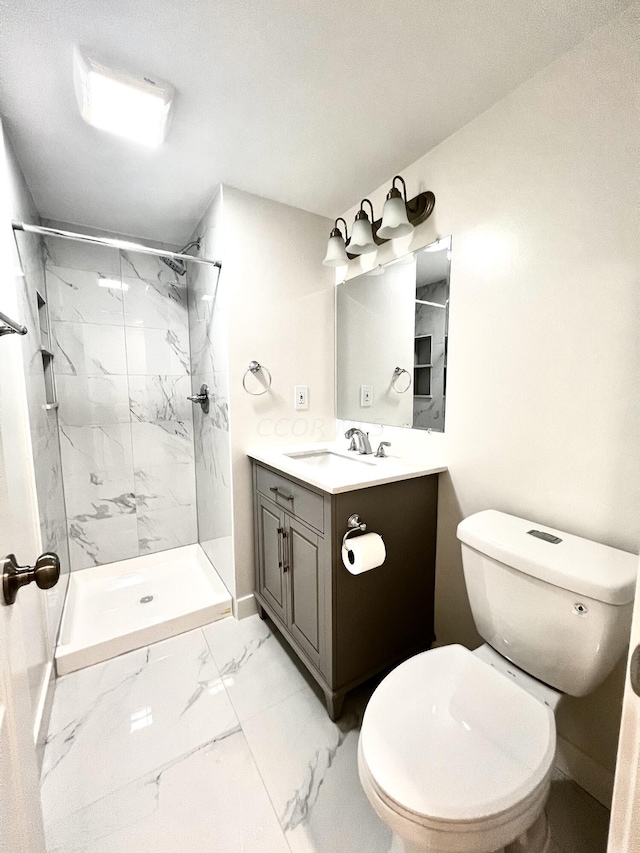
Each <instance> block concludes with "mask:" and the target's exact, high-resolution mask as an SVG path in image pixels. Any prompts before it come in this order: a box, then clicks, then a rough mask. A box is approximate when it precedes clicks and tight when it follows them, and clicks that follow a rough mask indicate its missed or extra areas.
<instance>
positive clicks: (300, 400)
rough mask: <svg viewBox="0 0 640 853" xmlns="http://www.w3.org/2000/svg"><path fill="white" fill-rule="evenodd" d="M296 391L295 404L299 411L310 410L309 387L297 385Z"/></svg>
mask: <svg viewBox="0 0 640 853" xmlns="http://www.w3.org/2000/svg"><path fill="white" fill-rule="evenodd" d="M293 391H294V404H295V407H296V409H297V410H298V411H300V410H301V409H308V408H309V386H308V385H296V386H295V388H294V389H293Z"/></svg>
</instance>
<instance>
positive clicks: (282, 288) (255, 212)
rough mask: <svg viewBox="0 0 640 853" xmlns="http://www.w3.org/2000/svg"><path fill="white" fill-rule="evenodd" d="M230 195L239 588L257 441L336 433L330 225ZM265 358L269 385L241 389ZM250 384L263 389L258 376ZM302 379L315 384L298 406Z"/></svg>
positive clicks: (247, 590) (248, 543) (243, 592)
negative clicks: (253, 365) (305, 404)
mask: <svg viewBox="0 0 640 853" xmlns="http://www.w3.org/2000/svg"><path fill="white" fill-rule="evenodd" d="M223 193H224V261H223V263H224V269H223V273H222V274H223V276H224V277H225V282H226V287H227V288H228V291H227V292H228V294H229V412H230V425H231V466H232V480H233V538H234V555H235V591H236V599H237V601H238V602H240V604H239V612H240V614H241V615H242V613H243V605H242V600H243V599H244V598H245V596H251V595H252V594H253V590H254V586H255V584H254V573H253V571H254V570H253V533H252V531H253V508H252V507H253V504H252V494H251V466H250V462H249V459H248V458H247V455H246V454H247V450H248V449H249V448H250V447H252V446H263V445H267V446H277V445H279V446H282V445H285V444H296V443H300V442H309V441H325V440H327V439H332V438H333V436H334V433H335V420H334V377H333V352H334V301H333V300H334V286H333V275H332V272H331V271H330V270H329V269H328V268H326V267H323V266H322V264H321V261H322V258H323V257H324V252H325V248H326V241H327V238H328V235H329V232H330V230H331V227H332V224H333V223H332V222H331V221H329V220H328V219H325V218H324V217H322V216H316V215H315V214H312V213H307V212H305V211H303V210H299V209H297V208H293V207H289V206H288V205H283V204H279V203H278V202H274V201H269V200H267V199H264V198H259V197H258V196H255V195H251V194H249V193H245V192H241V191H240V190H235V189H232V188H230V187H226V186H225V187H224V188H223ZM252 359H255V360H256V361H259V362H260V363H261V364H264V365H265V366H266V367H267V368H268V369H269V371H270V372H271V376H272V378H273V383H272V386H271V390H270V391H269V392H268V393H266V394H264V395H263V396H259V397H258V396H256V397H252V396H250V395H249V394H247V393H245V391H244V390H243V388H242V377H243V374H244V373H245V371H246V369H247V366H248V364H249V362H250V361H251V360H252ZM249 380H250V381H248V382H247V385H248V387H249V388H251V389H252V390H254V389H255V390H260V386H259V385H258V384H257V383H256V381H255V379H254V378H253V377H251V376H250V377H249ZM294 385H308V386H309V408H308V409H307V410H306V411H301V412H297V411H295V409H294V404H293V389H294Z"/></svg>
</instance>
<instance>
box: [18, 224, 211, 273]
mask: <svg viewBox="0 0 640 853" xmlns="http://www.w3.org/2000/svg"><path fill="white" fill-rule="evenodd" d="M11 224H12V225H13V230H14V231H28V232H29V233H30V234H43V235H45V236H48V237H62V239H63V240H77V241H78V242H80V243H96V244H98V245H100V246H112V247H113V248H114V249H123V250H124V251H128V252H142V253H143V254H145V255H156V256H157V257H159V258H176V259H177V260H180V261H193V263H194V264H208V265H209V266H212V267H218V269H222V264H221V263H220V261H212V260H209V259H208V258H194V256H193V255H183V254H181V253H180V252H170V251H168V250H166V249H153V248H152V247H151V246H143V245H142V244H141V243H131V242H129V240H116V239H115V238H114V237H94V236H93V235H92V234H80V233H78V232H76V231H62V230H61V229H60V228H45V226H44V225H30V224H29V223H28V222H18V221H17V220H14V221H13V222H12V223H11Z"/></svg>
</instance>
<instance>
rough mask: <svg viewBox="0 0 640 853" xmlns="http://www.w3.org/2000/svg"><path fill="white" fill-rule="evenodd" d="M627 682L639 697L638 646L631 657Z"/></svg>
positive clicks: (639, 665) (639, 657) (639, 660)
mask: <svg viewBox="0 0 640 853" xmlns="http://www.w3.org/2000/svg"><path fill="white" fill-rule="evenodd" d="M629 680H630V681H631V687H632V689H633V692H634V693H635V694H636V696H640V646H636V647H635V649H634V652H633V654H632V655H631V665H630V667H629Z"/></svg>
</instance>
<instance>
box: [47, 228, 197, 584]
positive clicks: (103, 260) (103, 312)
mask: <svg viewBox="0 0 640 853" xmlns="http://www.w3.org/2000/svg"><path fill="white" fill-rule="evenodd" d="M45 270H46V280H47V297H48V301H49V315H50V321H51V332H52V346H53V352H54V365H55V374H56V384H57V393H58V400H59V403H60V406H59V424H60V443H61V451H62V469H63V476H64V486H65V496H66V504H67V525H68V531H69V544H70V556H71V568H72V569H74V570H75V569H83V568H87V567H89V566H93V565H101V564H103V563H110V562H113V561H115V560H122V559H126V558H129V557H136V556H138V555H141V554H148V553H152V552H155V551H161V550H165V549H167V548H175V547H178V546H180V545H188V544H191V543H193V542H196V541H197V520H196V505H195V504H196V500H195V477H194V453H193V422H192V412H191V403H189V402H188V401H187V399H186V398H187V396H188V394H190V393H191V383H190V376H189V374H190V354H189V329H188V317H187V294H186V282H185V280H184V278H180V277H179V276H177V275H176V274H175V273H174V272H173V271H172V270H170V269H169V268H168V267H167V266H166V265H165V264H163V263H162V262H161V261H160V259H159V258H156V257H152V256H147V255H141V254H132V253H128V252H118V251H117V250H115V249H111V248H105V247H101V246H86V245H81V244H76V243H71V242H66V241H62V240H56V239H48V240H47V241H46V258H45Z"/></svg>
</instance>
